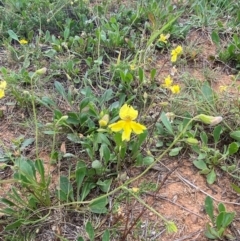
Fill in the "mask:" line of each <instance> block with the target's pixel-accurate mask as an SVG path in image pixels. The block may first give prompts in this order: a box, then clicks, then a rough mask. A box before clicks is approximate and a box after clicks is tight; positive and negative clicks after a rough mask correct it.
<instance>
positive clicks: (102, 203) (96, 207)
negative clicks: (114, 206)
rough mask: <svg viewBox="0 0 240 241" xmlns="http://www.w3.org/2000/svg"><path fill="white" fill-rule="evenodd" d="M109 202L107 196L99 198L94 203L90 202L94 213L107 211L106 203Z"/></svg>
mask: <svg viewBox="0 0 240 241" xmlns="http://www.w3.org/2000/svg"><path fill="white" fill-rule="evenodd" d="M107 204H108V200H107V198H106V197H103V198H99V199H97V200H95V201H93V202H92V203H90V205H89V208H90V210H91V212H93V213H106V212H107V208H106V205H107Z"/></svg>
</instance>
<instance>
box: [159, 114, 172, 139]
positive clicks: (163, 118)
mask: <svg viewBox="0 0 240 241" xmlns="http://www.w3.org/2000/svg"><path fill="white" fill-rule="evenodd" d="M160 119H161V121H162V123H163V125H164V126H165V127H166V129H167V130H168V132H169V133H170V134H172V135H174V133H173V129H172V125H171V123H170V121H169V120H168V118H167V116H166V115H165V113H164V112H162V114H161V116H160Z"/></svg>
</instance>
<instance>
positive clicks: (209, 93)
mask: <svg viewBox="0 0 240 241" xmlns="http://www.w3.org/2000/svg"><path fill="white" fill-rule="evenodd" d="M201 90H202V93H203V97H205V99H206V100H207V102H209V103H210V104H213V100H214V98H213V97H214V95H213V90H212V88H211V86H210V85H209V83H208V82H207V81H205V82H204V83H203V85H202V88H201Z"/></svg>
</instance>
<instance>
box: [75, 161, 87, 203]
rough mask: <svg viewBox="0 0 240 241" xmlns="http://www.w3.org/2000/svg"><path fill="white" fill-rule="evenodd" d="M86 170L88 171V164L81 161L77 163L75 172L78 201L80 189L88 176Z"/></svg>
mask: <svg viewBox="0 0 240 241" xmlns="http://www.w3.org/2000/svg"><path fill="white" fill-rule="evenodd" d="M86 170H87V167H86V164H85V163H84V162H83V161H79V162H78V163H77V167H76V171H75V176H76V183H77V199H79V194H80V188H81V186H82V182H83V180H84V177H85V176H86ZM78 201H79V200H78Z"/></svg>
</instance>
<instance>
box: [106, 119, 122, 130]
mask: <svg viewBox="0 0 240 241" xmlns="http://www.w3.org/2000/svg"><path fill="white" fill-rule="evenodd" d="M125 123H126V122H125V121H123V120H120V121H118V122H116V123H113V124H111V125H109V128H110V129H111V130H112V131H114V132H118V131H121V130H122V129H123V128H124V126H125Z"/></svg>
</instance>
